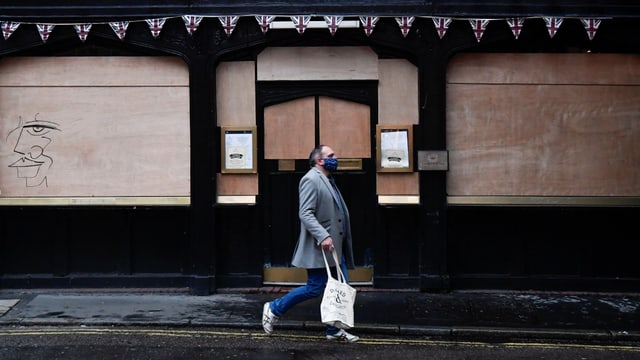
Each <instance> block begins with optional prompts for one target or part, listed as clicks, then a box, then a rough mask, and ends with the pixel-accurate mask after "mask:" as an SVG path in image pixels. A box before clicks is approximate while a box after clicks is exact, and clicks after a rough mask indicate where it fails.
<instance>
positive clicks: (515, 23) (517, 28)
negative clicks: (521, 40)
mask: <svg viewBox="0 0 640 360" xmlns="http://www.w3.org/2000/svg"><path fill="white" fill-rule="evenodd" d="M507 24H509V27H510V28H511V32H512V33H513V36H515V38H516V39H517V38H518V36H520V32H521V31H522V25H524V19H523V18H511V19H507Z"/></svg>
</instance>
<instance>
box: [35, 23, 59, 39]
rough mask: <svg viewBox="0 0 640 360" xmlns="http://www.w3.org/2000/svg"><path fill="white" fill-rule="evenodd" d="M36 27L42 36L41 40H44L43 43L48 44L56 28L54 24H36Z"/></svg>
mask: <svg viewBox="0 0 640 360" xmlns="http://www.w3.org/2000/svg"><path fill="white" fill-rule="evenodd" d="M36 27H37V28H38V34H40V38H41V39H42V41H43V42H47V40H49V36H50V35H51V32H52V31H53V28H55V27H56V26H55V25H52V24H36Z"/></svg>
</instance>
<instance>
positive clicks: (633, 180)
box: [447, 54, 640, 197]
mask: <svg viewBox="0 0 640 360" xmlns="http://www.w3.org/2000/svg"><path fill="white" fill-rule="evenodd" d="M447 148H448V150H449V159H450V170H449V173H448V176H447V190H448V195H449V196H529V197H536V196H547V197H553V196H560V197H563V196H564V197H582V196H586V197H600V196H603V197H637V196H640V56H638V55H620V54H616V55H614V54H464V55H459V56H456V57H454V58H453V59H452V61H451V63H450V66H449V69H448V72H447Z"/></svg>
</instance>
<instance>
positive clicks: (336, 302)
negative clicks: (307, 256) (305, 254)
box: [320, 249, 356, 329]
mask: <svg viewBox="0 0 640 360" xmlns="http://www.w3.org/2000/svg"><path fill="white" fill-rule="evenodd" d="M331 254H332V255H333V260H334V261H335V263H336V270H337V271H336V273H337V274H338V279H334V278H333V276H331V268H330V267H329V263H328V262H327V256H326V255H325V254H324V250H322V257H323V258H324V265H325V267H326V269H327V276H328V280H327V287H326V288H325V289H324V294H323V295H322V302H321V303H320V315H321V318H322V323H323V324H327V325H331V326H335V327H337V328H340V329H350V328H352V327H353V326H354V321H353V306H354V304H355V302H356V289H354V288H352V287H351V286H349V284H347V282H346V281H345V278H344V274H343V273H342V270H341V269H340V261H338V254H337V253H336V250H335V249H333V250H331Z"/></svg>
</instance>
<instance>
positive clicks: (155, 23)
mask: <svg viewBox="0 0 640 360" xmlns="http://www.w3.org/2000/svg"><path fill="white" fill-rule="evenodd" d="M165 21H167V19H166V18H161V19H148V20H146V22H147V25H149V30H150V31H151V35H152V36H153V37H154V38H157V37H158V36H159V35H160V31H162V27H163V26H164V23H165Z"/></svg>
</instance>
